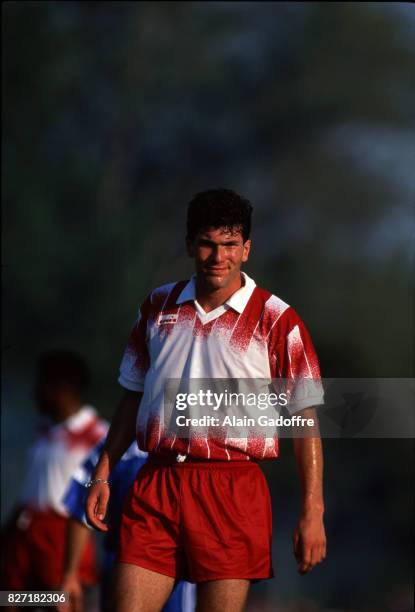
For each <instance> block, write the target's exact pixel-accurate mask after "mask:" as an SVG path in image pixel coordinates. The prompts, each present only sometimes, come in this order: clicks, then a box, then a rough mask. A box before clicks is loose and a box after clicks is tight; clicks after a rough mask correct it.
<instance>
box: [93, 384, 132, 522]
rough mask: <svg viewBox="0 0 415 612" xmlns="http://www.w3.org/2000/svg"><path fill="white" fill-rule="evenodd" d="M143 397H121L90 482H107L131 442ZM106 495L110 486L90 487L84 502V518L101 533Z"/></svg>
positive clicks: (129, 394)
mask: <svg viewBox="0 0 415 612" xmlns="http://www.w3.org/2000/svg"><path fill="white" fill-rule="evenodd" d="M142 396H143V394H142V393H138V392H136V391H126V393H125V394H124V395H123V397H122V398H121V401H120V403H119V404H118V408H117V411H116V413H115V416H114V418H113V420H112V423H111V427H110V429H109V432H108V436H107V440H106V442H105V446H104V448H103V450H102V453H101V456H100V458H99V461H98V464H97V466H96V468H95V470H94V472H93V474H92V480H95V479H98V478H99V479H101V480H108V478H109V475H110V472H111V470H112V469H113V468H114V466H115V465H116V464H117V463H118V461H119V460H120V459H121V457H122V455H123V454H124V453H125V451H126V450H127V449H128V447H129V446H130V445H131V444H132V442H133V441H134V439H135V429H136V420H137V411H138V407H139V404H140V401H141V398H142ZM109 496H110V491H109V486H108V485H107V484H105V483H102V482H100V483H97V484H94V485H92V487H91V488H90V490H89V493H88V497H87V500H86V516H87V519H88V521H89V523H90V524H91V525H93V526H94V527H96V528H97V529H99V530H100V531H108V525H106V524H105V523H104V522H103V521H104V518H105V514H106V511H107V505H108V500H109Z"/></svg>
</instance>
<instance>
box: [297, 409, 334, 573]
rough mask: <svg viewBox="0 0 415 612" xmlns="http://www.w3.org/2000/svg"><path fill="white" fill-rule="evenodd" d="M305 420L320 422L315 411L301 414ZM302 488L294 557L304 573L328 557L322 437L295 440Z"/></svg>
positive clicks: (306, 410)
mask: <svg viewBox="0 0 415 612" xmlns="http://www.w3.org/2000/svg"><path fill="white" fill-rule="evenodd" d="M301 416H303V417H304V418H307V419H308V418H312V419H314V422H315V423H317V416H316V412H315V409H314V408H306V409H305V410H302V411H301ZM293 445H294V453H295V458H296V461H297V465H298V469H299V473H300V479H301V488H302V506H301V515H300V519H299V521H298V525H297V527H296V529H295V531H294V536H293V545H294V554H295V557H296V559H297V562H298V571H299V572H300V573H301V574H305V573H307V572H309V571H310V570H311V569H313V567H314V566H315V565H316V564H317V563H320V562H321V561H322V560H323V559H324V558H325V556H326V534H325V530H324V523H323V514H324V499H323V451H322V446H321V439H320V436H319V435H316V436H315V437H305V438H298V437H297V438H296V437H294V438H293Z"/></svg>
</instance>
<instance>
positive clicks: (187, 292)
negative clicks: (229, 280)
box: [176, 271, 256, 314]
mask: <svg viewBox="0 0 415 612" xmlns="http://www.w3.org/2000/svg"><path fill="white" fill-rule="evenodd" d="M241 274H242V276H243V278H244V280H245V284H244V285H243V287H241V288H240V289H238V291H235V293H233V294H232V295H231V297H230V298H228V299H227V300H226V302H225V304H227V305H228V306H230V307H231V308H233V309H234V310H236V312H239V314H241V313H242V312H243V311H244V308H245V306H246V305H247V303H248V301H249V298H250V297H251V295H252V293H253V291H254V289H255V287H256V283H255V281H254V280H253V279H252V278H250V277H249V276H248V275H247V274H245V272H242V271H241ZM189 300H192V301H196V274H193V276H192V278H191V279H190V280H189V282H188V283H187V285H186V286H185V287H184V288H183V290H182V292H181V293H180V295H179V297H178V298H177V300H176V304H183V303H184V302H188V301H189Z"/></svg>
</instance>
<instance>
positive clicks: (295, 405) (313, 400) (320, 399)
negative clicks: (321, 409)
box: [287, 395, 324, 414]
mask: <svg viewBox="0 0 415 612" xmlns="http://www.w3.org/2000/svg"><path fill="white" fill-rule="evenodd" d="M321 404H324V395H315V396H310V397H304V398H303V399H301V400H297V401H293V402H289V404H288V406H287V410H288V412H289V413H290V414H294V413H295V412H299V411H300V410H304V409H305V408H312V407H313V406H321Z"/></svg>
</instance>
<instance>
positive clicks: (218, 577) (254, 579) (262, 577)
mask: <svg viewBox="0 0 415 612" xmlns="http://www.w3.org/2000/svg"><path fill="white" fill-rule="evenodd" d="M271 578H274V573H273V572H270V573H269V574H264V575H260V576H258V574H256V575H253V576H252V575H250V576H247V575H241V574H236V573H235V574H229V575H224V574H214V575H213V576H209V577H208V578H204V577H203V578H195V577H194V576H190V577H186V578H185V579H184V580H187V581H188V582H193V583H195V584H200V583H201V582H211V581H212V580H250V581H251V582H259V581H260V580H270V579H271Z"/></svg>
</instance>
